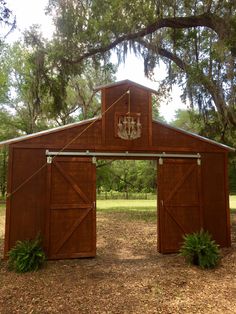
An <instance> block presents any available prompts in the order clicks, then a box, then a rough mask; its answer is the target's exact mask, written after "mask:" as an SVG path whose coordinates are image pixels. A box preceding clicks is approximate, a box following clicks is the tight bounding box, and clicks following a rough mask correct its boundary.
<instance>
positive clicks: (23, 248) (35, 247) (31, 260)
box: [8, 236, 46, 273]
mask: <svg viewBox="0 0 236 314" xmlns="http://www.w3.org/2000/svg"><path fill="white" fill-rule="evenodd" d="M8 256H9V260H8V265H9V268H10V269H11V270H14V271H16V272H18V273H25V272H29V271H36V270H38V269H39V268H40V267H41V266H42V265H43V263H44V261H45V259H46V256H45V253H44V251H43V249H42V247H41V238H40V237H39V236H37V237H36V239H34V240H25V241H17V243H16V245H15V246H14V247H13V248H12V249H11V250H10V251H9V253H8Z"/></svg>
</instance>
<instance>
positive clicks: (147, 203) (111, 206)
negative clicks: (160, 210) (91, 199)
mask: <svg viewBox="0 0 236 314" xmlns="http://www.w3.org/2000/svg"><path fill="white" fill-rule="evenodd" d="M156 203H157V201H156V200H97V210H98V211H101V210H102V211H108V212H109V211H114V210H115V211H127V210H130V211H136V210H139V211H146V210H147V211H155V210H156V206H157V205H156Z"/></svg>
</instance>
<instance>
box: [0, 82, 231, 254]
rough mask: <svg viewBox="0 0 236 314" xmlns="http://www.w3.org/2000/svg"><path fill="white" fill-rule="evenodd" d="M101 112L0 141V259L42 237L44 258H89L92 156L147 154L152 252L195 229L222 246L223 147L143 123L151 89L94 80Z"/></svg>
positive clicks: (225, 230) (225, 207) (226, 233)
mask: <svg viewBox="0 0 236 314" xmlns="http://www.w3.org/2000/svg"><path fill="white" fill-rule="evenodd" d="M97 90H100V91H101V115H100V116H99V117H97V118H93V119H90V120H86V121H82V122H78V123H73V124H70V125H66V126H62V127H58V128H54V129H51V130H46V131H42V132H39V133H35V134H32V135H27V136H23V137H20V138H16V139H12V140H8V141H5V142H1V143H0V145H1V146H3V145H8V147H9V165H8V187H7V193H8V194H7V206H6V229H5V249H4V255H5V257H6V256H7V252H8V251H9V249H10V248H11V247H13V246H14V245H15V243H16V241H17V240H23V239H29V238H34V237H35V236H36V235H37V233H38V232H40V233H41V234H42V236H43V241H44V248H45V251H46V254H47V256H48V259H65V258H79V257H94V256H95V255H96V160H97V159H99V158H100V159H102V158H109V159H113V158H114V159H122V158H123V159H155V160H157V187H158V188H157V190H158V206H157V208H158V219H157V224H158V228H157V230H158V231H157V239H158V251H159V252H160V253H172V252H177V251H178V249H179V247H180V244H181V242H182V236H183V235H184V234H187V233H191V232H194V231H197V230H200V229H201V228H203V229H205V230H208V231H209V232H210V233H211V234H212V236H213V238H214V239H215V241H216V242H217V243H218V244H219V245H220V246H221V247H229V246H230V245H231V236H230V212H229V191H228V173H227V164H228V153H229V152H230V151H233V149H232V148H230V147H228V146H225V145H222V144H220V143H217V142H215V141H212V140H210V139H207V138H204V137H201V136H198V135H196V134H192V133H189V132H186V131H183V130H181V129H178V128H174V127H172V126H169V125H167V124H165V123H162V122H158V121H154V120H153V119H152V94H153V93H155V91H154V90H152V89H149V88H147V87H144V86H142V85H139V84H136V83H134V82H131V81H129V80H124V81H120V82H116V83H112V84H109V85H105V86H100V87H98V88H97Z"/></svg>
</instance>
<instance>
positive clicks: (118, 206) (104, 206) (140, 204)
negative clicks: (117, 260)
mask: <svg viewBox="0 0 236 314" xmlns="http://www.w3.org/2000/svg"><path fill="white" fill-rule="evenodd" d="M156 203H157V201H156V200H97V210H98V211H106V212H112V211H119V212H124V211H139V212H140V211H149V212H150V211H152V212H155V211H156V206H157V205H156ZM230 208H231V210H233V211H236V195H231V196H230ZM3 215H5V205H4V204H0V216H3Z"/></svg>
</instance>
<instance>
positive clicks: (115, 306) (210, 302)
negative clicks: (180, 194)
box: [0, 212, 236, 314]
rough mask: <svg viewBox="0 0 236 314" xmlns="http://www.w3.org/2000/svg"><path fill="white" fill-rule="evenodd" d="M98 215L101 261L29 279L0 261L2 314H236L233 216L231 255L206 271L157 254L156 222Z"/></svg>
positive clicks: (79, 262) (63, 263) (49, 267)
mask: <svg viewBox="0 0 236 314" xmlns="http://www.w3.org/2000/svg"><path fill="white" fill-rule="evenodd" d="M97 216H98V218H97V220H98V223H97V224H98V242H97V246H98V250H97V257H96V258H93V259H76V260H60V261H49V262H47V263H46V264H45V267H44V268H42V269H41V270H39V271H38V272H35V273H26V274H16V273H13V272H10V271H9V270H8V269H7V265H6V262H5V261H0V283H1V286H0V313H1V314H8V313H9V314H11V313H40V314H41V313H72V314H73V313H81V314H83V313H84V314H88V313H89V314H90V313H91V314H93V313H99V314H100V313H101V314H103V313H104V314H105V313H117V314H118V313H122V314H123V313H127V314H128V313H129V314H130V313H137V314H139V313H140V314H141V313H142V314H143V313H165V314H166V313H181V314H182V313H199V314H200V313H201V314H209V313H220V314H221V313H236V215H233V216H232V221H233V226H232V239H233V245H232V248H227V249H223V250H222V259H221V263H220V265H219V267H217V268H216V269H212V270H207V271H206V270H201V269H199V268H197V267H194V266H190V265H187V264H186V263H185V261H184V259H183V258H182V257H181V256H179V255H178V254H169V255H161V254H159V253H157V251H156V245H157V243H156V224H155V223H152V222H144V221H132V220H127V219H126V217H125V213H102V212H98V215H97ZM2 242H3V241H1V245H2Z"/></svg>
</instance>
